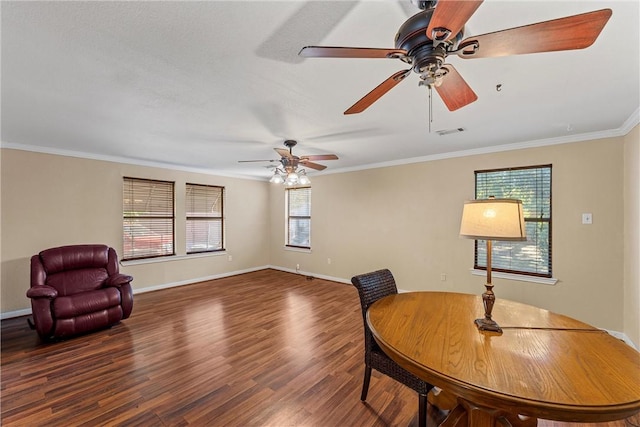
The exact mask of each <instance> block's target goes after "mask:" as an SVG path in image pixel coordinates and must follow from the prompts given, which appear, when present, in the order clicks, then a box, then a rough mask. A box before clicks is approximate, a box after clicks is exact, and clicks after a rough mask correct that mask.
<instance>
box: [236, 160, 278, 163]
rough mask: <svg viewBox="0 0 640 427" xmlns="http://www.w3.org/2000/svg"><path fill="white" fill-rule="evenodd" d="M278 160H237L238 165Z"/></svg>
mask: <svg viewBox="0 0 640 427" xmlns="http://www.w3.org/2000/svg"><path fill="white" fill-rule="evenodd" d="M279 161H280V160H273V159H269V160H238V163H253V162H279Z"/></svg>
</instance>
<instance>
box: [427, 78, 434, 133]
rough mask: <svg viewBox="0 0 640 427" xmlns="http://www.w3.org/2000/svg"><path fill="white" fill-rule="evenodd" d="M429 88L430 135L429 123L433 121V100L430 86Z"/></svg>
mask: <svg viewBox="0 0 640 427" xmlns="http://www.w3.org/2000/svg"><path fill="white" fill-rule="evenodd" d="M428 86H429V133H431V122H432V121H433V98H432V97H431V85H428Z"/></svg>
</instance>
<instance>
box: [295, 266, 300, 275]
mask: <svg viewBox="0 0 640 427" xmlns="http://www.w3.org/2000/svg"><path fill="white" fill-rule="evenodd" d="M298 271H300V264H296V273H297V272H298Z"/></svg>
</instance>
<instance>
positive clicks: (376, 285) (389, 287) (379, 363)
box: [351, 269, 433, 427]
mask: <svg viewBox="0 0 640 427" xmlns="http://www.w3.org/2000/svg"><path fill="white" fill-rule="evenodd" d="M351 283H353V285H354V286H355V287H356V288H357V289H358V295H359V296H360V306H361V307H362V320H363V324H364V363H365V370H364V383H363V385H362V395H361V396H360V400H362V401H363V402H364V401H365V400H366V399H367V393H368V391H369V382H370V381H371V370H372V369H375V370H376V371H378V372H380V373H382V374H385V375H387V376H389V377H391V378H393V379H394V380H396V381H398V382H400V383H401V384H404V385H406V386H407V387H409V388H411V389H413V390H415V391H416V392H418V425H419V427H425V426H426V425H427V394H428V393H429V391H430V390H431V389H432V388H433V386H432V385H431V384H429V383H428V382H426V381H423V380H421V379H420V378H418V377H416V376H415V375H413V374H412V373H410V372H409V371H407V370H406V369H404V368H402V367H401V366H400V365H398V364H397V363H396V362H394V361H393V360H392V359H391V358H390V357H389V356H387V355H386V353H385V352H384V351H382V349H381V348H380V347H379V346H378V344H377V343H376V341H375V339H374V338H373V334H372V333H371V330H370V329H369V326H368V325H367V319H366V316H367V310H368V309H369V306H371V304H373V303H374V302H376V301H378V300H379V299H380V298H382V297H385V296H387V295H392V294H397V293H398V288H397V287H396V282H395V279H394V278H393V274H391V271H389V270H388V269H383V270H378V271H373V272H371V273H365V274H360V275H357V276H354V277H352V278H351Z"/></svg>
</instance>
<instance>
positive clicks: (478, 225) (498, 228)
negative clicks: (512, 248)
mask: <svg viewBox="0 0 640 427" xmlns="http://www.w3.org/2000/svg"><path fill="white" fill-rule="evenodd" d="M460 237H466V238H468V239H476V240H527V236H526V231H525V227H524V214H523V211H522V201H521V200H516V199H483V200H469V201H467V202H465V203H464V208H463V210H462V221H461V223H460Z"/></svg>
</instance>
